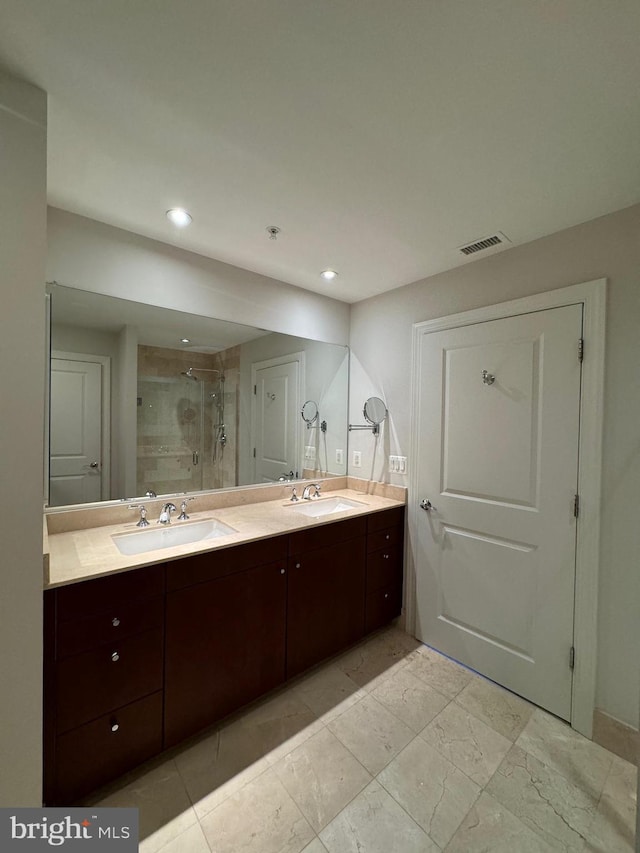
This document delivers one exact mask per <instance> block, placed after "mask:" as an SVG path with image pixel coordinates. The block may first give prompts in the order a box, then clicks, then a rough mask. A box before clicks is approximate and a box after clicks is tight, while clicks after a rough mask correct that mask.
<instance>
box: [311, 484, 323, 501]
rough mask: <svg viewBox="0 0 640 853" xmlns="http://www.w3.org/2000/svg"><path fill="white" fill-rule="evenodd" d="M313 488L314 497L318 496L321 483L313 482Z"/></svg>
mask: <svg viewBox="0 0 640 853" xmlns="http://www.w3.org/2000/svg"><path fill="white" fill-rule="evenodd" d="M313 488H314V489H315V490H316V493H315V495H314V497H316V498H319V497H320V489H321V488H322V483H314V484H313Z"/></svg>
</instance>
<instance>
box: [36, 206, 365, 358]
mask: <svg viewBox="0 0 640 853" xmlns="http://www.w3.org/2000/svg"><path fill="white" fill-rule="evenodd" d="M158 215H159V216H160V215H164V214H163V212H162V211H159V212H158ZM48 236H49V252H48V258H47V278H48V280H50V281H57V282H58V283H59V284H63V285H66V286H67V287H78V288H80V289H82V290H91V291H94V292H96V293H104V294H106V295H108V296H118V297H120V298H122V299H133V300H137V301H138V302H146V303H148V304H149V305H159V306H160V307H161V308H174V309H176V310H178V311H187V312H189V313H191V314H202V315H203V316H205V317H217V318H219V319H221V320H231V321H233V322H234V323H247V324H248V325H252V326H258V327H259V328H264V329H269V330H271V331H274V332H284V333H285V334H289V335H298V336H299V337H303V338H310V339H312V340H319V341H327V342H328V343H336V344H347V343H348V337H349V306H348V305H346V304H345V303H344V302H338V301H337V300H335V299H329V298H328V297H325V296H320V295H319V294H317V293H311V292H310V291H307V290H301V289H300V288H298V287H292V286H291V285H289V284H284V283H283V282H280V281H276V280H275V279H272V278H267V277H265V276H262V275H258V274H257V273H253V272H249V270H244V269H240V268H239V267H233V266H230V265H229V264H224V263H222V262H221V261H214V260H211V259H210V258H205V257H202V256H201V255H196V254H194V253H193V252H186V251H184V250H182V249H177V248H175V247H173V246H168V245H167V244H166V243H159V242H158V241H156V240H149V239H148V238H146V237H139V236H138V235H136V234H132V233H130V232H129V231H123V230H121V229H119V228H112V227H111V226H109V225H103V224H101V223H99V222H95V221H93V220H91V219H85V218H84V217H82V216H75V215H74V214H72V213H66V212H65V211H62V210H57V209H55V208H50V209H49V216H48Z"/></svg>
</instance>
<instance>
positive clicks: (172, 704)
mask: <svg viewBox="0 0 640 853" xmlns="http://www.w3.org/2000/svg"><path fill="white" fill-rule="evenodd" d="M403 534H404V507H398V508H394V509H390V510H385V511H382V512H378V513H373V514H371V515H363V516H358V517H356V518H350V519H346V520H344V521H337V522H334V523H332V524H324V525H319V526H317V527H312V528H309V529H306V530H300V531H298V532H295V533H291V534H289V535H283V536H275V537H273V538H270V539H263V540H259V541H256V542H250V543H247V544H243V545H237V546H233V547H230V548H224V549H219V550H215V551H210V552H208V553H202V554H196V555H193V556H191V557H187V558H184V559H179V560H173V561H170V562H168V563H165V564H159V565H155V566H148V567H145V568H140V569H134V570H131V571H128V572H122V573H120V574H114V575H110V576H108V577H105V578H101V579H96V580H89V581H83V582H79V583H76V584H71V585H69V586H64V587H59V588H57V589H52V590H48V591H46V592H45V595H44V608H45V713H44V718H45V728H44V742H45V748H44V779H45V782H44V802H45V804H46V805H70V804H72V803H74V802H77V801H78V799H79V798H81V797H82V796H84V795H85V794H87V793H88V792H89V791H91V790H93V789H94V788H97V787H99V786H100V785H102V784H104V783H105V782H107V781H109V780H111V779H113V778H115V777H117V776H119V775H120V774H122V773H124V772H125V771H127V770H129V769H131V768H132V767H135V766H136V765H137V764H140V763H141V762H143V761H145V760H146V759H148V758H150V757H152V756H153V755H156V754H157V753H159V752H161V751H162V750H163V749H166V748H168V747H171V746H174V745H175V744H177V743H179V742H180V741H181V740H183V739H184V738H186V737H188V736H189V735H192V734H194V733H195V732H197V731H199V730H201V729H203V728H206V727H207V726H209V725H211V724H212V723H215V722H216V721H217V720H220V719H221V718H223V717H224V716H226V715H227V714H229V713H231V712H232V711H235V710H236V709H238V708H240V707H241V706H242V705H244V704H246V703H248V702H250V701H252V700H253V699H256V698H257V697H258V696H260V695H261V694H263V693H266V692H267V691H269V690H271V689H273V688H274V687H277V686H278V685H279V684H282V683H283V682H284V681H285V679H287V678H291V677H293V676H295V675H297V674H298V673H300V672H302V671H304V670H305V669H307V668H309V667H311V666H313V665H314V664H316V663H319V662H320V661H321V660H323V659H324V658H326V657H328V656H329V655H332V654H335V653H336V652H339V651H340V650H341V649H343V648H345V647H347V646H349V645H350V644H352V643H354V642H356V641H357V640H359V639H360V638H361V637H362V636H363V635H364V634H365V633H367V632H369V631H373V630H375V629H376V628H379V627H382V626H383V625H385V624H386V623H387V622H389V621H391V619H393V618H394V617H395V616H397V615H398V614H399V613H400V608H401V602H402V544H403Z"/></svg>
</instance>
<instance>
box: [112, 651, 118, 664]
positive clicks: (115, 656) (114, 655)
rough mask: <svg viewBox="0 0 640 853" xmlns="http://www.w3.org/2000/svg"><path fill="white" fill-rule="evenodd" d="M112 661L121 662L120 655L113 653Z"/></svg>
mask: <svg viewBox="0 0 640 853" xmlns="http://www.w3.org/2000/svg"><path fill="white" fill-rule="evenodd" d="M111 660H112V661H113V662H114V663H115V662H116V661H119V660H120V655H119V654H118V652H111Z"/></svg>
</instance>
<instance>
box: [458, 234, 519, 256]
mask: <svg viewBox="0 0 640 853" xmlns="http://www.w3.org/2000/svg"><path fill="white" fill-rule="evenodd" d="M510 242H511V240H509V238H508V237H506V236H505V235H504V234H503V233H502V231H496V233H495V234H492V235H491V236H490V237H483V238H482V240H474V242H473V243H467V245H466V246H460V247H459V251H460V252H462V254H463V255H475V254H476V252H485V251H486V250H487V249H492V248H494V247H495V246H501V245H502V244H503V243H510ZM505 248H506V247H505Z"/></svg>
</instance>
